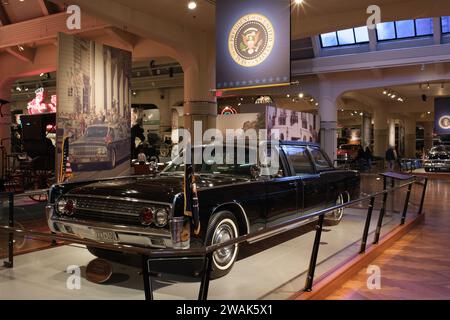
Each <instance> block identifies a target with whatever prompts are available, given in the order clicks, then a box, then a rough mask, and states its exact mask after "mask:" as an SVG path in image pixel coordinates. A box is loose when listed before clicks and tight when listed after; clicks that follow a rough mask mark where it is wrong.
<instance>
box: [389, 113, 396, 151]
mask: <svg viewBox="0 0 450 320" xmlns="http://www.w3.org/2000/svg"><path fill="white" fill-rule="evenodd" d="M389 146H392V147H395V119H389Z"/></svg>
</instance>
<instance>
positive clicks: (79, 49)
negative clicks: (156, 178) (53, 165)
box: [57, 33, 131, 181]
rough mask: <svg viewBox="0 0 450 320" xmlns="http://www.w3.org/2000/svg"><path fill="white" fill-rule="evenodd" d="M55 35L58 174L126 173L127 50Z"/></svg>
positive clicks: (86, 176) (128, 119)
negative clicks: (56, 48)
mask: <svg viewBox="0 0 450 320" xmlns="http://www.w3.org/2000/svg"><path fill="white" fill-rule="evenodd" d="M58 41H59V45H58V48H59V52H58V73H57V96H58V108H57V127H58V131H57V132H58V133H57V141H58V143H57V164H58V166H57V170H58V172H57V177H58V180H59V181H61V180H77V181H78V180H86V179H98V178H110V177H117V176H124V175H129V174H130V171H131V165H130V161H129V159H130V153H131V132H130V130H131V100H130V79H131V52H128V51H124V50H121V49H117V48H113V47H109V46H106V45H103V44H100V43H96V42H93V41H88V40H84V39H81V38H78V37H75V36H72V35H67V34H62V33H60V34H59V40H58ZM64 149H67V150H68V154H65V155H64V152H63V150H64ZM66 153H67V152H66ZM68 168H69V169H68ZM70 171H71V172H70Z"/></svg>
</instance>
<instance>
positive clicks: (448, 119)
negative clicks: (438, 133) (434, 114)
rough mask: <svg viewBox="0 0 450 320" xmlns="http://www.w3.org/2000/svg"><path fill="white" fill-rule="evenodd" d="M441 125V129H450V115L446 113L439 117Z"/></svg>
mask: <svg viewBox="0 0 450 320" xmlns="http://www.w3.org/2000/svg"><path fill="white" fill-rule="evenodd" d="M439 126H440V127H441V129H444V130H449V129H450V115H445V116H443V117H440V118H439Z"/></svg>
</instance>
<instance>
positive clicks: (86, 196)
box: [61, 192, 172, 207]
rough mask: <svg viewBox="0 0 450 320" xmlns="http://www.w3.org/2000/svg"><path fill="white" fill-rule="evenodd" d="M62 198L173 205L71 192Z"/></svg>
mask: <svg viewBox="0 0 450 320" xmlns="http://www.w3.org/2000/svg"><path fill="white" fill-rule="evenodd" d="M61 197H75V198H90V199H102V200H117V201H128V202H143V203H151V204H159V205H164V206H169V207H172V204H171V203H168V202H160V201H150V200H143V199H136V198H129V197H113V196H98V195H91V194H71V193H70V192H69V193H66V194H63V195H62V196H61Z"/></svg>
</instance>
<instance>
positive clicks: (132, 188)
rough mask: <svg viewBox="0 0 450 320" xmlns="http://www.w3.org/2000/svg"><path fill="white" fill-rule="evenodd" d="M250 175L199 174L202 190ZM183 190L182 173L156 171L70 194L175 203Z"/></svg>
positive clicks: (200, 189)
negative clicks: (240, 176) (167, 173)
mask: <svg viewBox="0 0 450 320" xmlns="http://www.w3.org/2000/svg"><path fill="white" fill-rule="evenodd" d="M247 181H249V179H245V178H236V177H229V176H223V175H208V176H206V175H205V176H203V175H201V176H198V178H197V186H198V190H199V192H201V191H202V190H204V189H206V188H211V187H218V186H224V185H229V184H234V183H240V182H247ZM182 191H183V176H182V175H156V176H154V177H132V178H118V179H114V180H105V181H98V182H93V183H90V184H87V185H84V186H81V187H78V188H75V189H72V190H71V191H70V192H68V193H67V195H69V196H70V195H71V194H75V195H77V196H82V195H89V196H103V197H121V198H131V199H138V200H139V199H140V200H147V201H158V202H166V203H172V202H173V199H174V197H175V195H177V194H178V193H181V192H182Z"/></svg>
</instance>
